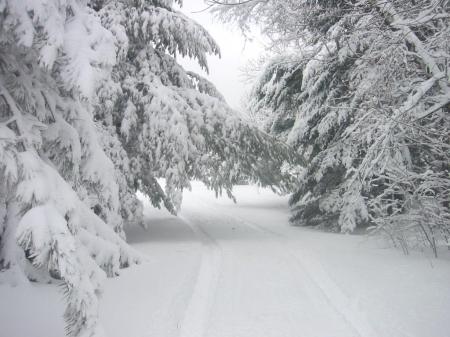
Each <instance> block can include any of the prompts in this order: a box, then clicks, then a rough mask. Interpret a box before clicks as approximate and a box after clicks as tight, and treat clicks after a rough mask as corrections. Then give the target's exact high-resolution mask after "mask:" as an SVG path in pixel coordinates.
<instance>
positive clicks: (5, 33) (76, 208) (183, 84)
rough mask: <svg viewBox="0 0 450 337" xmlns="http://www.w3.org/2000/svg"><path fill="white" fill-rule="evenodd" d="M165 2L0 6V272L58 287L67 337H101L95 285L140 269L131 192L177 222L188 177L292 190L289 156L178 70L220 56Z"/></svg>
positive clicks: (71, 0)
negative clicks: (182, 59) (187, 61)
mask: <svg viewBox="0 0 450 337" xmlns="http://www.w3.org/2000/svg"><path fill="white" fill-rule="evenodd" d="M172 5H173V4H172V1H169V0H165V1H164V0H161V1H143V0H142V1H139V0H136V1H126V0H124V1H120V0H117V1H100V0H98V1H91V2H88V1H85V0H63V1H61V0H45V1H43V0H6V1H3V2H0V25H1V30H0V269H11V270H13V269H14V270H17V269H18V268H20V269H21V270H22V271H23V273H24V274H25V275H26V276H27V277H28V278H29V279H31V280H36V281H46V282H47V281H50V280H51V279H52V278H53V279H55V278H56V279H61V280H62V282H63V285H64V288H65V290H66V299H67V310H66V312H65V319H66V322H67V333H68V335H69V336H101V335H103V332H102V328H101V326H100V325H99V322H98V300H99V297H100V296H101V293H102V291H103V286H104V283H105V279H106V277H107V276H108V277H113V276H116V275H118V274H119V269H120V268H122V267H126V266H129V265H132V264H135V263H140V262H141V261H142V260H144V259H145V258H144V257H143V256H141V254H139V253H138V252H136V251H134V250H133V249H132V248H130V247H129V246H128V245H127V244H126V243H125V241H124V239H125V234H124V231H123V226H124V224H126V223H131V222H140V223H142V205H141V204H140V202H139V201H138V200H137V198H136V196H135V192H136V190H137V189H140V190H141V191H142V192H144V193H145V194H147V195H149V196H150V198H151V199H152V202H153V204H154V205H155V206H158V207H159V206H160V205H161V204H164V205H165V207H167V208H168V209H169V210H171V211H172V212H174V213H175V212H176V211H177V209H178V208H179V206H180V203H181V192H182V190H183V188H186V187H189V179H201V180H203V181H204V182H205V183H207V184H208V186H210V187H211V188H212V189H214V190H215V191H216V193H221V191H222V189H225V190H226V191H227V192H228V193H229V194H230V195H231V189H232V186H233V184H234V183H235V179H236V177H239V176H240V175H245V176H248V177H251V178H252V179H254V180H255V181H258V182H260V183H261V184H263V185H268V186H272V187H273V188H277V189H278V190H281V191H285V190H288V189H289V188H290V184H291V181H290V180H289V177H288V176H287V175H285V174H283V173H281V172H280V171H279V170H278V168H279V167H280V166H281V165H282V163H283V162H284V161H286V160H288V161H289V160H291V159H294V158H295V156H293V155H292V154H291V153H290V152H289V151H288V150H289V149H288V148H287V147H286V146H284V145H283V144H281V143H279V142H274V141H273V140H272V139H271V138H270V137H269V136H267V135H265V134H263V133H260V132H258V131H257V130H256V129H255V128H254V127H252V126H251V125H250V124H249V123H248V122H246V121H245V120H243V119H242V118H240V117H238V116H237V115H236V113H235V112H234V111H232V110H231V109H230V108H229V107H228V106H227V105H226V104H225V103H224V100H223V98H222V96H221V95H220V94H219V93H218V92H217V90H216V89H215V88H214V86H213V85H212V84H211V83H209V82H207V81H205V80H204V79H202V78H200V77H199V76H197V75H195V74H192V73H187V72H185V71H184V70H183V69H182V68H181V67H180V66H179V65H178V64H177V63H176V60H175V55H176V54H177V53H180V54H182V55H188V56H191V57H195V58H196V59H197V60H198V61H199V63H200V64H201V65H202V66H203V67H206V56H205V55H206V53H218V52H219V49H218V47H217V45H216V44H215V42H214V41H213V39H212V38H211V37H210V36H209V34H208V33H207V32H206V31H205V30H204V29H203V28H202V27H201V26H199V25H198V24H196V23H195V22H194V21H192V20H190V19H188V18H187V17H186V16H184V15H183V14H181V13H178V12H177V11H175V10H173V8H172ZM269 168H274V172H272V171H270V169H269ZM161 177H162V178H166V181H167V186H166V189H165V191H164V190H163V188H162V187H161V186H159V184H158V182H157V178H161Z"/></svg>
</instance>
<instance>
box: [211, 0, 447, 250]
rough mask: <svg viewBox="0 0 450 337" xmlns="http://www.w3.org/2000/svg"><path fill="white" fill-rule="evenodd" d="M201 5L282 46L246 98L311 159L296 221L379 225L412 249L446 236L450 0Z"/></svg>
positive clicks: (297, 197)
mask: <svg viewBox="0 0 450 337" xmlns="http://www.w3.org/2000/svg"><path fill="white" fill-rule="evenodd" d="M206 2H207V3H209V4H211V5H218V7H216V8H215V9H214V10H215V11H216V14H217V15H218V17H219V18H221V19H222V20H224V21H228V22H234V23H237V24H238V25H239V26H240V27H241V28H242V29H243V30H244V31H245V30H247V29H248V28H249V24H250V23H252V22H253V23H258V24H260V25H261V26H262V31H263V33H264V34H266V35H267V36H268V37H269V38H270V41H271V45H270V48H271V49H277V50H283V51H284V52H283V53H278V54H276V55H275V56H274V57H273V58H272V59H271V60H269V61H268V63H267V64H266V66H265V67H264V68H263V70H262V72H261V76H260V77H259V80H258V81H257V82H256V83H255V86H254V89H253V92H252V94H251V99H250V101H249V102H250V109H254V110H259V109H261V108H270V109H272V111H274V114H273V117H272V118H271V119H270V127H269V130H270V131H271V133H272V134H274V135H278V136H279V137H281V138H282V139H286V140H287V141H288V143H289V144H291V145H292V146H294V147H295V148H296V149H297V150H298V151H299V152H300V153H302V154H304V155H305V157H307V158H308V160H309V164H308V165H307V166H306V167H305V168H304V170H303V172H302V173H301V176H300V179H299V181H298V187H297V191H296V192H295V193H294V194H293V196H292V198H291V204H292V205H297V207H296V208H295V211H294V213H293V216H292V220H293V221H301V222H302V223H305V222H306V224H311V225H312V224H314V225H317V224H319V225H321V226H324V227H326V228H329V229H332V230H340V231H342V232H347V231H352V230H354V229H355V228H356V227H357V226H366V225H368V224H369V223H372V224H374V225H375V226H376V228H377V229H379V230H382V231H384V232H385V233H387V234H388V237H389V239H390V241H391V242H392V243H394V244H395V245H399V246H402V247H403V249H405V251H407V249H408V248H407V247H410V246H411V245H413V246H414V245H428V246H431V247H433V249H434V251H435V253H436V254H437V249H438V246H439V245H440V244H441V243H442V242H444V245H447V244H448V240H449V236H450V231H449V230H450V212H449V197H450V176H449V170H448V168H449V163H450V161H449V157H448V153H449V152H448V150H449V139H450V137H449V136H450V134H449V132H450V131H449V122H450V119H449V114H448V106H449V104H450V86H449V73H448V61H449V57H450V55H449V49H448V45H449V42H450V41H449V40H450V28H449V27H450V25H449V22H450V21H449V20H450V18H449V15H450V14H449V10H450V7H449V3H448V2H447V1H441V0H427V1H414V0H396V1H365V0H361V1H344V0H342V1H340V0H337V1H336V0H333V1H331V0H330V1H328V0H323V1H322V0H321V1H315V0H314V1H312V0H299V1H281V0H280V1H278V0H271V1H262V0H250V1H222V2H219V1H206ZM220 3H222V4H225V5H223V6H220ZM239 3H241V4H239ZM439 242H441V243H439ZM445 242H447V243H445Z"/></svg>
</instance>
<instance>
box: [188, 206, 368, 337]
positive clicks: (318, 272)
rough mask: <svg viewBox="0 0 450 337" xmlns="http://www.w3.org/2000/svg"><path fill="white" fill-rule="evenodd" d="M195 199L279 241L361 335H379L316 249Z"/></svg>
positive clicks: (362, 336) (363, 336)
mask: <svg viewBox="0 0 450 337" xmlns="http://www.w3.org/2000/svg"><path fill="white" fill-rule="evenodd" d="M196 202H197V203H198V204H199V205H201V206H202V207H205V208H208V209H210V210H213V211H214V212H217V213H220V214H222V215H223V216H225V217H228V218H231V219H233V220H235V221H238V222H240V223H242V224H244V225H245V226H247V227H250V228H252V229H253V230H255V231H257V232H259V233H264V234H268V235H270V236H271V237H272V239H273V240H275V241H277V242H278V243H279V244H280V246H281V247H282V248H283V249H284V250H285V251H286V252H287V253H288V254H289V255H290V256H291V257H292V258H293V259H294V260H295V261H296V262H297V264H298V265H300V267H301V268H302V269H303V270H304V271H305V273H306V274H307V276H308V277H309V278H310V279H311V281H312V282H313V283H314V284H315V285H316V286H317V287H318V288H319V289H320V290H321V292H322V293H323V295H324V296H325V297H326V299H327V300H328V302H329V303H330V305H332V306H333V307H334V308H335V309H336V311H337V312H338V313H339V314H341V315H342V316H343V317H344V318H345V320H346V321H347V323H348V324H349V325H350V326H351V327H352V328H353V329H354V330H355V331H356V332H357V333H358V335H359V336H361V337H375V336H377V334H376V333H375V331H374V330H373V328H372V326H371V325H370V323H369V322H368V321H367V319H366V318H365V317H364V315H362V314H360V313H359V312H357V311H356V310H355V309H354V308H352V305H351V302H350V300H349V299H348V297H347V296H346V295H345V294H344V293H343V292H342V290H341V289H340V288H339V287H338V285H337V284H336V283H335V282H334V281H333V279H332V278H331V276H330V275H329V274H328V272H327V271H326V270H325V268H324V267H323V265H322V264H321V263H320V261H319V260H318V258H316V257H315V256H314V255H315V254H314V252H311V251H306V249H305V248H304V246H303V245H302V244H301V243H300V242H298V241H296V242H293V240H292V239H291V238H288V237H286V236H284V235H281V234H279V233H276V232H274V231H271V230H268V229H266V228H263V227H261V226H258V225H256V224H252V223H250V222H248V221H246V220H243V219H242V218H240V217H238V216H236V215H234V214H229V213H225V212H223V211H222V210H220V209H218V208H216V207H213V206H210V205H207V204H204V203H202V202H198V201H196Z"/></svg>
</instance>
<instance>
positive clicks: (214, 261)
mask: <svg viewBox="0 0 450 337" xmlns="http://www.w3.org/2000/svg"><path fill="white" fill-rule="evenodd" d="M180 218H181V219H182V220H183V221H184V222H185V223H186V224H187V225H188V226H189V227H190V228H191V229H192V230H193V231H194V233H195V235H196V236H197V238H198V239H199V241H200V243H201V245H202V253H201V258H202V260H201V263H200V267H199V270H198V274H197V280H196V281H195V286H194V290H193V293H192V296H191V298H190V300H189V304H188V306H187V308H186V311H185V315H184V319H183V322H182V323H181V327H180V337H203V336H205V335H206V332H207V329H208V323H209V317H210V313H211V310H212V306H213V301H214V294H215V292H216V288H217V282H218V278H219V271H220V266H221V261H222V254H221V251H220V247H219V245H218V244H217V242H216V241H215V240H214V239H213V238H212V237H211V236H210V235H209V234H208V233H207V232H206V231H205V230H204V229H203V228H202V227H201V226H200V225H198V224H196V223H193V222H191V221H190V220H188V219H186V218H184V217H181V216H180Z"/></svg>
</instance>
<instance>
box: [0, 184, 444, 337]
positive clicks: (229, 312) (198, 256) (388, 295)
mask: <svg viewBox="0 0 450 337" xmlns="http://www.w3.org/2000/svg"><path fill="white" fill-rule="evenodd" d="M192 187H193V188H192V192H188V191H187V192H185V193H184V201H183V206H182V211H181V213H180V216H179V217H178V218H177V217H174V216H172V215H170V214H169V213H168V212H167V211H164V210H161V211H160V210H156V209H153V208H152V206H151V204H150V203H149V202H148V201H144V213H145V216H146V218H147V222H148V224H147V225H148V230H147V231H145V230H144V229H142V228H141V227H138V226H136V227H130V228H127V229H126V233H127V240H128V242H129V243H130V244H131V246H132V247H133V248H135V249H136V250H138V251H140V252H142V253H144V254H147V255H148V256H149V258H150V259H149V262H147V263H145V264H142V265H139V266H132V267H130V268H127V269H123V270H122V272H121V276H120V277H115V278H110V279H108V282H107V285H106V289H105V292H104V296H103V298H102V300H101V301H100V323H101V325H102V326H103V327H104V329H105V330H106V334H107V336H110V337H123V336H130V337H140V336H155V337H156V336H160V337H161V336H163V337H166V336H183V337H191V336H192V337H193V336H208V337H210V336H211V337H212V336H227V337H230V336H233V337H237V336H245V337H252V336H255V337H256V336H258V337H270V336H283V337H284V336H445V335H448V321H449V319H450V288H449V287H448V280H449V279H450V264H449V261H450V253H447V254H445V253H442V254H441V257H440V258H439V259H434V258H431V254H429V253H428V252H418V251H415V252H414V251H413V252H411V254H410V255H403V253H402V252H400V251H398V250H395V249H392V248H387V247H385V246H384V245H383V244H382V243H381V242H380V241H377V240H374V239H371V240H368V241H367V240H366V241H364V240H363V238H364V237H363V236H361V235H341V234H331V233H324V232H321V231H317V230H313V229H308V228H301V227H296V226H291V225H290V224H289V223H288V222H287V219H288V216H289V208H288V206H287V200H288V197H287V196H286V197H279V196H276V195H274V194H273V193H272V192H270V191H268V190H265V189H257V188H256V187H253V186H237V187H236V188H235V195H236V197H237V201H238V203H237V204H234V203H233V202H232V201H231V200H229V199H226V198H219V199H214V197H213V196H214V193H213V192H211V191H207V190H206V188H205V187H204V186H203V185H202V184H200V183H197V182H194V183H192ZM429 256H430V257H429ZM12 274H14V270H13V269H11V270H8V271H2V272H1V273H0V298H1V301H0V326H1V327H2V328H1V334H0V335H1V336H5V337H6V336H8V337H25V336H35V337H40V336H45V337H53V336H55V337H56V336H58V337H59V336H64V334H65V333H64V322H63V319H62V317H61V315H62V312H63V310H64V309H63V308H64V307H65V304H64V303H63V301H62V296H61V294H60V293H58V286H57V284H38V283H29V282H26V281H24V280H18V281H16V282H11V280H12V279H14V275H12ZM16 274H17V273H16ZM19 274H20V273H19Z"/></svg>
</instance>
